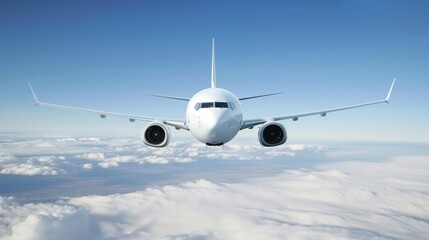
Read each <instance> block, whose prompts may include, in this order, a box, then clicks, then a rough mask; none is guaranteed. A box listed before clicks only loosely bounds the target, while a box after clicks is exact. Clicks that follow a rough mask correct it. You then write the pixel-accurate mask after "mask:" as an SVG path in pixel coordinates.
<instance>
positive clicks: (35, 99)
mask: <svg viewBox="0 0 429 240" xmlns="http://www.w3.org/2000/svg"><path fill="white" fill-rule="evenodd" d="M28 86H29V87H30V90H31V93H32V94H33V98H34V101H35V102H36V105H39V104H40V102H39V100H38V99H37V97H36V94H35V93H34V91H33V88H32V87H31V83H30V82H28Z"/></svg>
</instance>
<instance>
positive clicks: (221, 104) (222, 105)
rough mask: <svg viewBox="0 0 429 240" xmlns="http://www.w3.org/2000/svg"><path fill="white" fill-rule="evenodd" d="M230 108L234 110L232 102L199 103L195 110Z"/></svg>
mask: <svg viewBox="0 0 429 240" xmlns="http://www.w3.org/2000/svg"><path fill="white" fill-rule="evenodd" d="M213 107H214V108H229V109H231V110H234V104H233V103H231V102H202V103H201V102H199V103H197V104H195V110H197V111H198V110H199V109H200V108H213Z"/></svg>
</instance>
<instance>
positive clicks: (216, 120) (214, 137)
mask: <svg viewBox="0 0 429 240" xmlns="http://www.w3.org/2000/svg"><path fill="white" fill-rule="evenodd" d="M202 120H203V122H202V128H201V130H202V131H203V132H204V133H203V134H204V135H205V138H206V140H207V143H210V144H219V143H223V142H224V140H223V139H222V136H223V135H225V133H224V132H225V131H228V128H227V126H225V124H226V121H225V114H223V113H220V112H216V113H212V114H210V115H207V116H205V117H204V119H202Z"/></svg>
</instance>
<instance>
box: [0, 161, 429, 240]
mask: <svg viewBox="0 0 429 240" xmlns="http://www.w3.org/2000/svg"><path fill="white" fill-rule="evenodd" d="M100 163H104V162H100ZM428 170H429V157H427V156H422V157H400V158H394V159H393V160H392V161H387V162H340V163H329V164H323V165H319V166H317V167H315V168H311V169H299V170H297V169H294V170H292V169H291V170H286V171H284V172H283V173H282V174H279V175H277V176H273V177H265V178H254V179H248V180H245V181H242V182H239V183H214V182H210V181H207V180H203V179H201V180H197V181H193V182H187V183H184V184H181V185H171V186H164V187H151V188H147V189H145V190H144V191H139V192H131V193H126V194H113V195H107V196H97V195H90V196H83V197H75V198H69V199H65V200H61V201H58V202H56V203H46V204H32V203H24V204H19V203H18V202H17V201H16V200H14V199H10V198H0V215H1V216H3V220H2V221H0V236H3V239H19V237H22V236H25V235H23V234H27V236H28V234H31V235H32V236H33V239H53V238H55V237H57V238H58V237H59V236H61V237H60V238H61V239H64V238H66V237H70V238H71V236H73V238H75V239H407V240H408V239H425V238H427V237H428V236H429V191H428V189H429V174H427V173H428ZM50 234H51V235H50ZM73 234H78V236H76V235H73ZM0 239H1V238H0Z"/></svg>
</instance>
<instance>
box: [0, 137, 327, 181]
mask: <svg viewBox="0 0 429 240" xmlns="http://www.w3.org/2000/svg"><path fill="white" fill-rule="evenodd" d="M6 139H7V140H9V141H3V142H0V174H14V175H28V176H34V175H67V173H68V172H77V171H91V170H92V169H96V168H115V167H119V166H121V165H122V164H126V163H132V164H136V165H141V164H171V163H191V162H195V161H201V160H206V159H208V160H210V159H216V160H267V159H275V158H281V157H294V156H296V154H299V153H300V152H303V151H311V152H320V151H321V152H323V151H325V152H326V153H331V154H332V153H334V151H332V150H331V149H329V151H328V149H327V148H326V147H324V146H320V145H308V144H307V145H303V144H292V145H289V144H286V145H282V146H279V147H276V148H264V147H262V146H260V145H259V144H258V143H257V141H252V142H244V143H243V142H240V141H235V142H232V143H229V144H227V145H226V146H224V147H206V146H205V145H203V144H201V143H196V142H195V141H190V140H184V141H175V142H172V143H171V144H170V145H169V146H168V147H166V148H159V149H158V148H150V147H148V146H146V145H144V144H142V143H140V142H139V141H138V139H136V138H113V137H112V138H108V137H104V138H100V137H70V136H46V137H43V138H22V139H17V137H16V136H12V137H10V138H7V137H6Z"/></svg>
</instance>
